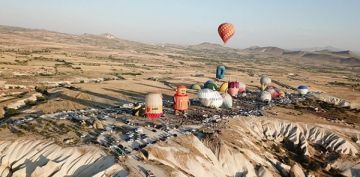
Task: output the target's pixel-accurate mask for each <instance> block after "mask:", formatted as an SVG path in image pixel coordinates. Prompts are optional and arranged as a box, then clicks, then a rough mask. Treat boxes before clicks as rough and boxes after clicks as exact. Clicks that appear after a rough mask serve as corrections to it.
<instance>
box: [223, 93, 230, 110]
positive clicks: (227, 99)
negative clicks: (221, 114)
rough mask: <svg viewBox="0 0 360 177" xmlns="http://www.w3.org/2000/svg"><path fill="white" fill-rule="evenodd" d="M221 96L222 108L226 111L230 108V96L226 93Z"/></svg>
mask: <svg viewBox="0 0 360 177" xmlns="http://www.w3.org/2000/svg"><path fill="white" fill-rule="evenodd" d="M222 96H223V98H224V103H223V104H224V107H225V108H228V109H230V108H232V96H231V95H230V94H228V93H224V94H223V95H222Z"/></svg>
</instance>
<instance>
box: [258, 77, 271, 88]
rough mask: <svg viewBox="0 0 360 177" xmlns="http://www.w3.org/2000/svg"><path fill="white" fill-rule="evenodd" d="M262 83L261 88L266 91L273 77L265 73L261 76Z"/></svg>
mask: <svg viewBox="0 0 360 177" xmlns="http://www.w3.org/2000/svg"><path fill="white" fill-rule="evenodd" d="M260 84H261V90H262V91H264V90H265V89H266V87H267V86H268V85H269V84H271V79H270V77H268V76H266V75H263V76H261V78H260Z"/></svg>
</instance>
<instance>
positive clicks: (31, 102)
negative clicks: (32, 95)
mask: <svg viewBox="0 0 360 177" xmlns="http://www.w3.org/2000/svg"><path fill="white" fill-rule="evenodd" d="M25 104H26V106H34V105H36V101H34V100H25Z"/></svg>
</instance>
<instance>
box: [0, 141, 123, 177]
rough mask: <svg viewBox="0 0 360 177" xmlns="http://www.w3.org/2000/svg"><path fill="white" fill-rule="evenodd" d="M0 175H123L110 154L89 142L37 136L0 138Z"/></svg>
mask: <svg viewBox="0 0 360 177" xmlns="http://www.w3.org/2000/svg"><path fill="white" fill-rule="evenodd" d="M0 149H1V152H0V176H38V177H40V176H44V177H45V176H69V175H70V176H96V175H97V176H102V175H118V176H126V175H127V172H126V171H125V170H124V168H123V167H121V166H120V165H118V164H117V163H116V161H115V158H114V157H113V156H109V155H106V154H105V153H104V152H103V151H102V150H100V149H99V148H95V147H91V146H83V147H67V148H62V147H60V146H58V145H56V144H54V143H53V142H49V141H40V140H17V141H15V142H11V141H0Z"/></svg>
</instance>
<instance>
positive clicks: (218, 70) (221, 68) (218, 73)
mask: <svg viewBox="0 0 360 177" xmlns="http://www.w3.org/2000/svg"><path fill="white" fill-rule="evenodd" d="M224 77H225V66H218V67H217V68H216V79H223V78H224Z"/></svg>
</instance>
